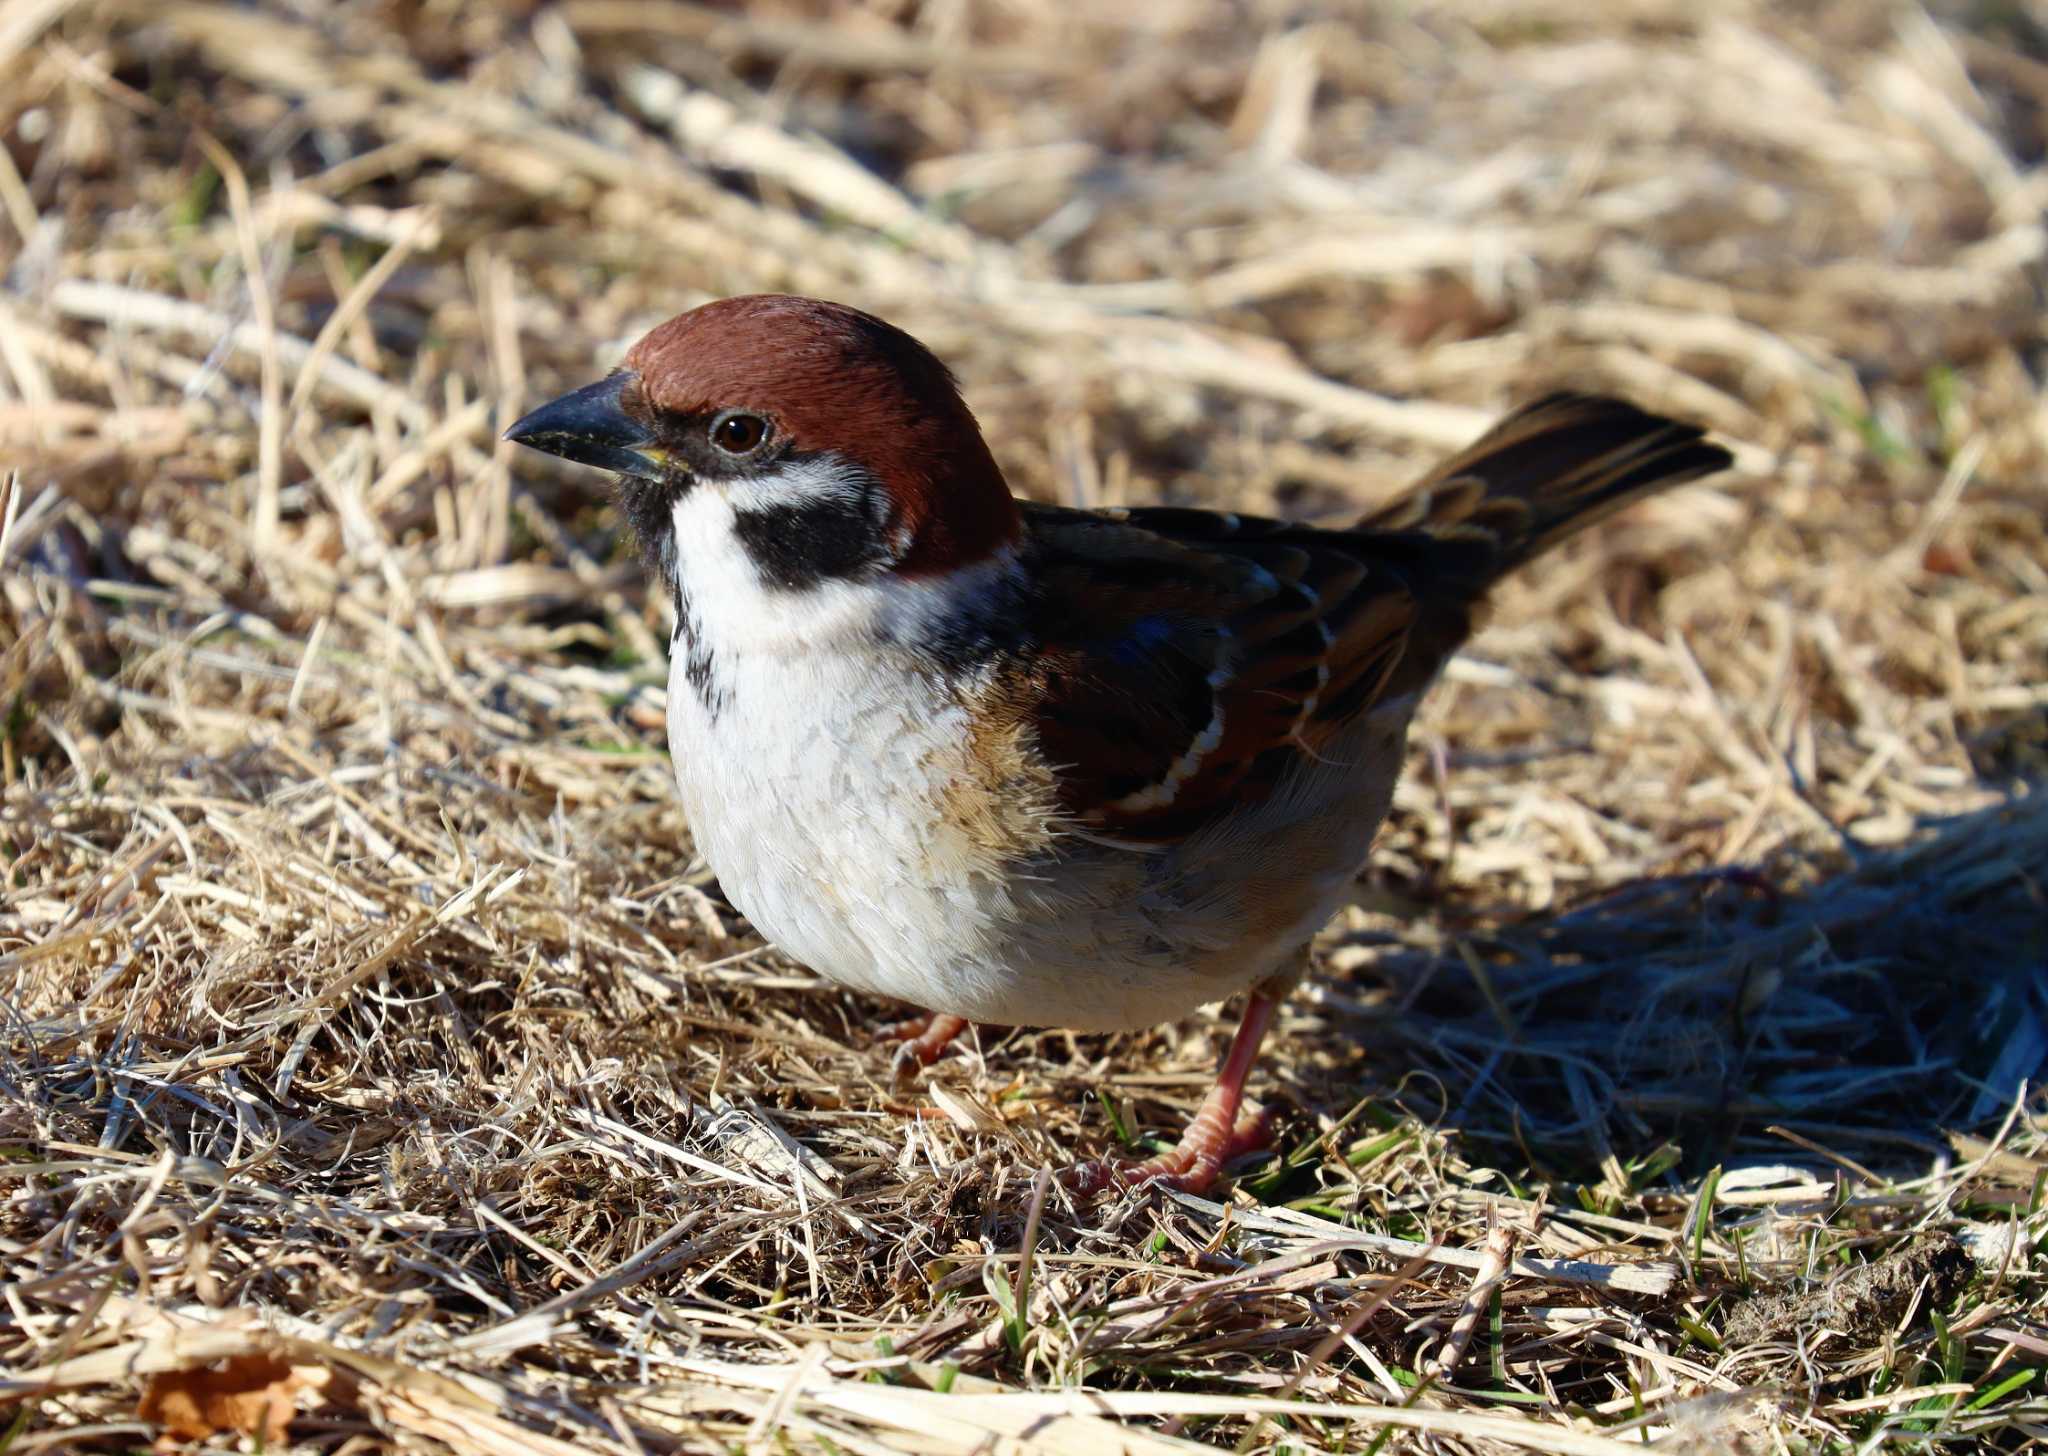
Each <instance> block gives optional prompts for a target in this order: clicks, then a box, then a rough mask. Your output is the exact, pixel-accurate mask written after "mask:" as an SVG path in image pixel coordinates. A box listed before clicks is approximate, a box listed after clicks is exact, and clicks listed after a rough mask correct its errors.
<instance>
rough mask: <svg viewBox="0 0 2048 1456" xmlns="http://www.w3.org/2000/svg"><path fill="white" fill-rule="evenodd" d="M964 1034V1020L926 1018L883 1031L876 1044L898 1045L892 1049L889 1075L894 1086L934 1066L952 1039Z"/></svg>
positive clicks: (937, 1016) (915, 1017)
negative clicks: (893, 1081) (894, 1043)
mask: <svg viewBox="0 0 2048 1456" xmlns="http://www.w3.org/2000/svg"><path fill="white" fill-rule="evenodd" d="M965 1030H967V1018H966V1017H964V1016H942V1015H931V1014H927V1015H924V1016H913V1017H911V1018H910V1019H909V1020H908V1021H898V1022H893V1023H891V1024H890V1025H888V1026H885V1027H883V1028H882V1030H881V1034H880V1035H879V1037H877V1040H880V1041H894V1042H898V1043H901V1044H900V1045H899V1046H898V1047H897V1048H896V1056H895V1058H894V1060H893V1062H892V1063H891V1065H890V1074H891V1076H893V1077H894V1078H895V1080H896V1081H898V1082H908V1081H909V1080H911V1079H912V1078H913V1077H915V1076H916V1075H917V1074H918V1072H919V1071H920V1070H921V1069H923V1068H925V1067H929V1066H930V1065H931V1064H932V1063H933V1062H936V1061H937V1060H938V1059H939V1056H940V1054H941V1053H942V1052H944V1051H945V1050H946V1048H947V1047H948V1046H949V1045H950V1044H951V1043H952V1041H953V1038H954V1037H956V1036H958V1035H960V1033H961V1032H963V1031H965Z"/></svg>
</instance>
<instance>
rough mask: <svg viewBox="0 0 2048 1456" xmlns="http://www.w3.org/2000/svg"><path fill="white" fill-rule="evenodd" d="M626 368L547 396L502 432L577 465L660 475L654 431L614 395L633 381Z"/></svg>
mask: <svg viewBox="0 0 2048 1456" xmlns="http://www.w3.org/2000/svg"><path fill="white" fill-rule="evenodd" d="M633 379H634V375H633V372H632V371H631V370H629V369H621V370H620V371H619V372H618V373H616V374H614V375H612V376H611V377H610V378H608V379H600V380H599V381H598V382H597V383H595V384H588V385H585V386H584V387H583V388H581V389H579V390H576V391H574V392H572V393H570V394H565V395H563V396H562V397H561V398H560V399H557V400H550V401H549V402H548V403H546V404H544V405H542V406H541V407H540V408H539V409H537V410H534V411H533V412H532V413H531V414H529V415H527V416H526V417H525V418H524V419H522V420H520V421H519V423H518V424H516V425H514V426H513V427H512V428H511V429H509V430H507V431H506V432H505V438H506V439H508V440H510V441H512V443H513V444H515V445H528V446H531V447H532V448H533V449H535V450H545V451H547V453H548V454H550V455H559V456H561V457H562V458H563V459H564V460H574V461H575V462H576V463H577V464H579V465H595V466H597V467H598V468H599V469H600V470H611V471H616V472H617V473H618V474H620V475H639V476H659V475H661V474H662V471H663V468H664V467H665V466H666V465H667V463H668V456H667V452H666V451H664V450H662V449H660V448H659V447H657V446H656V445H655V443H654V434H653V432H652V431H650V430H648V429H647V428H646V427H645V426H644V425H641V424H639V423H638V422H637V421H635V420H633V419H632V418H630V417H629V416H628V415H627V414H626V412H625V411H624V410H623V409H621V408H619V393H620V391H621V390H623V389H625V387H626V386H627V385H629V384H631V383H632V382H633Z"/></svg>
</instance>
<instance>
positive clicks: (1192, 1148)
mask: <svg viewBox="0 0 2048 1456" xmlns="http://www.w3.org/2000/svg"><path fill="white" fill-rule="evenodd" d="M1278 1006H1279V1002H1278V1001H1277V1000H1276V999H1275V998H1273V997H1272V996H1269V995H1267V994H1266V993H1265V992H1264V991H1254V992H1252V995H1251V999H1250V1000H1249V1001H1247V1002H1246V1003H1245V1008H1244V1018H1243V1019H1242V1020H1241V1021H1239V1022H1238V1023H1237V1035H1235V1036H1234V1037H1232V1038H1231V1039H1230V1051H1229V1052H1228V1053H1227V1054H1226V1055H1225V1056H1224V1058H1223V1070H1222V1071H1220V1072H1218V1073H1217V1074H1216V1085H1215V1086H1214V1087H1211V1088H1210V1089H1209V1095H1208V1096H1207V1097H1204V1098H1203V1099H1202V1105H1201V1107H1200V1108H1199V1109H1197V1110H1196V1112H1195V1116H1194V1120H1193V1121H1191V1122H1190V1123H1189V1124H1188V1130H1187V1131H1186V1132H1185V1133H1182V1134H1181V1139H1180V1144H1179V1146H1177V1147H1175V1148H1174V1150H1173V1151H1172V1152H1170V1153H1161V1154H1159V1156H1157V1157H1156V1158H1147V1159H1146V1160H1145V1161H1144V1162H1142V1163H1122V1162H1116V1161H1114V1160H1110V1159H1104V1160H1103V1161H1101V1162H1095V1163H1083V1164H1082V1165H1081V1166H1080V1167H1078V1168H1075V1169H1074V1170H1073V1171H1072V1172H1071V1173H1069V1174H1068V1175H1067V1181H1068V1182H1069V1183H1071V1184H1072V1185H1073V1186H1074V1187H1076V1188H1078V1189H1079V1190H1080V1191H1081V1192H1083V1193H1095V1192H1098V1191H1100V1190H1101V1189H1104V1188H1108V1187H1111V1186H1112V1185H1115V1184H1123V1185H1126V1186H1130V1187H1136V1186H1137V1185H1139V1184H1141V1183H1146V1182H1149V1181H1150V1180H1152V1179H1154V1178H1158V1179H1162V1180H1163V1181H1165V1182H1166V1183H1168V1184H1170V1185H1172V1186H1173V1187H1175V1188H1178V1189H1180V1190H1182V1191H1183V1192H1186V1193H1201V1192H1204V1191H1206V1190H1207V1189H1208V1187H1209V1185H1210V1184H1211V1183H1214V1182H1215V1181H1216V1174H1217V1172H1218V1171H1219V1170H1220V1169H1221V1168H1222V1167H1223V1165H1224V1164H1225V1163H1227V1162H1229V1161H1230V1160H1231V1159H1232V1158H1235V1157H1237V1156H1239V1155H1240V1154H1243V1153H1248V1152H1250V1151H1251V1150H1252V1149H1254V1148H1258V1147H1263V1146H1264V1145H1265V1143H1266V1115H1265V1114H1264V1113H1263V1112H1257V1113H1253V1114H1252V1115H1251V1116H1249V1117H1242V1118H1241V1117H1240V1116H1239V1112H1240V1109H1242V1107H1243V1106H1244V1084H1245V1081H1246V1079H1247V1078H1249V1077H1250V1076H1251V1071H1252V1065H1253V1063H1255V1062H1257V1061H1258V1059H1259V1043H1260V1042H1262V1041H1264V1040H1265V1039H1266V1028H1267V1027H1269V1026H1271V1025H1272V1024H1273V1012H1274V1010H1275V1009H1276V1008H1277V1007H1278Z"/></svg>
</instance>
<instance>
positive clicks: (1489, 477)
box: [1359, 393, 1734, 586]
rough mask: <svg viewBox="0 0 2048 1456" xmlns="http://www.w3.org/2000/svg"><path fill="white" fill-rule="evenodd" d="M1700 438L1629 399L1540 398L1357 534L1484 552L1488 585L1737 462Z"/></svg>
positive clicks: (1448, 462) (1364, 523)
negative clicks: (1408, 535) (1410, 537)
mask: <svg viewBox="0 0 2048 1456" xmlns="http://www.w3.org/2000/svg"><path fill="white" fill-rule="evenodd" d="M1704 433H1705V432H1704V431H1702V430H1701V429H1700V428H1699V427H1698V426H1696V425H1687V424H1680V423H1679V422H1678V421H1676V420H1668V419H1665V418H1664V417H1663V416H1661V415H1653V414H1651V413H1649V412H1648V411H1647V410H1642V409H1638V408H1637V407H1636V406H1634V405H1632V404H1629V403H1628V402H1627V401H1625V400H1619V399H1607V398H1603V397H1601V396H1598V395H1589V394H1565V393H1560V394H1550V395H1545V396H1544V397H1543V398H1541V399H1539V400H1536V401H1535V402H1534V403H1532V404H1528V405H1525V406H1523V407H1522V408H1521V409H1519V410H1516V411H1515V412H1514V413H1513V414H1511V415H1509V416H1508V417H1507V418H1506V419H1504V420H1502V421H1501V422H1500V423H1499V424H1497V425H1495V426H1494V427H1493V428H1492V429H1491V430H1488V431H1487V432H1486V433H1485V434H1484V435H1482V436H1480V437H1479V438H1478V439H1477V440H1475V441H1473V442H1472V444H1470V445H1468V446H1467V447H1466V448H1465V449H1464V450H1462V451H1460V452H1459V453H1458V454H1456V455H1454V456H1452V457H1451V458H1450V459H1448V460H1446V461H1444V462H1443V464H1441V465H1439V466H1438V467H1437V468H1436V469H1435V470H1432V471H1431V472H1430V473H1429V474H1428V475H1426V476H1424V477H1423V478H1422V479H1421V480H1420V481H1418V482H1417V483H1416V484H1415V485H1414V486H1413V487H1412V488H1411V489H1410V490H1408V491H1407V492H1406V493H1405V494H1403V495H1402V496H1400V497H1399V498H1397V499H1396V500H1395V501H1394V502H1393V503H1392V504H1390V505H1388V506H1385V507H1383V508H1382V509H1380V510H1378V511H1375V512H1374V513H1373V514H1371V515H1369V516H1367V517H1366V518H1365V519H1364V520H1362V521H1360V522H1359V527H1360V529H1363V530H1369V531H1402V532H1405V531H1420V532H1423V533H1424V534H1426V535H1429V536H1433V537H1436V538H1437V539H1439V540H1442V541H1445V542H1451V541H1456V542H1459V543H1460V544H1466V545H1470V546H1472V547H1476V548H1480V549H1481V550H1482V551H1483V553H1484V556H1485V558H1486V562H1485V567H1484V569H1483V571H1482V573H1481V575H1483V576H1484V577H1485V579H1486V580H1492V579H1494V578H1498V577H1500V576H1503V575H1505V574H1506V573H1508V572H1510V571H1512V570H1514V568H1515V567H1517V566H1519V565H1521V564H1522V563H1523V562H1525V561H1527V560H1528V559H1529V558H1530V557H1532V556H1535V555H1537V554H1539V553H1540V552H1543V551H1547V550H1549V549H1550V548H1551V547H1552V546H1555V545H1556V544H1557V543H1558V542H1560V541H1562V540H1564V539H1565V538H1566V537H1568V536H1572V535H1575V534H1576V533H1577V532H1579V531H1582V530H1584V529H1585V528H1586V527H1588V526H1590V525H1592V524H1593V523H1594V522H1596V521H1598V520H1601V519H1602V518H1603V517H1606V516H1609V515H1612V514H1613V513H1614V512H1615V511H1618V510H1620V509H1621V508H1622V507H1623V506H1625V505H1627V504H1629V502H1631V501H1634V500H1638V499H1640V498H1642V497H1643V496H1646V495H1650V494H1652V493H1653V492H1656V491H1660V490H1665V489H1668V488H1669V487H1671V486H1674V485H1680V484H1682V483H1684V482H1685V481H1688V480H1697V479H1698V478H1699V477H1701V476H1703V475H1711V474H1713V473H1714V472H1715V471H1717V470H1725V469H1726V468H1727V467H1728V466H1729V465H1731V464H1732V463H1734V462H1733V457H1732V456H1730V455H1729V453H1728V452H1727V451H1726V450H1724V449H1722V448H1721V447H1720V446H1719V445H1710V444H1707V443H1706V442H1705V440H1704V439H1703V438H1702V436H1703V434H1704ZM1475 585H1480V586H1483V585H1484V583H1483V582H1475Z"/></svg>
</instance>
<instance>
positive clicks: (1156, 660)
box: [998, 394, 1729, 845]
mask: <svg viewBox="0 0 2048 1456" xmlns="http://www.w3.org/2000/svg"><path fill="white" fill-rule="evenodd" d="M1700 433H1701V432H1700V431H1699V430H1698V429H1695V428H1693V427H1692V426H1689V425H1682V424H1678V423H1675V422H1673V421H1671V420H1666V419H1663V418H1661V417H1659V416H1656V415H1652V414H1648V413H1646V412H1644V411H1642V410H1639V409H1637V408H1635V407H1634V406H1633V405H1629V404H1626V403H1624V402H1622V401H1619V400H1611V399H1601V398H1595V397H1591V396H1585V395H1564V394H1560V395H1551V396H1548V397H1546V398H1544V399H1541V400H1538V401H1537V402H1536V403H1535V404H1532V405H1530V406H1528V407H1527V408H1525V409H1522V410H1519V411H1517V412H1516V413H1514V414H1512V415H1510V416H1509V417H1508V418H1506V419H1505V420H1503V421H1502V422H1501V423H1500V424H1499V425H1497V426H1496V427H1495V428H1494V429H1492V430H1490V431H1489V432H1488V433H1487V434H1486V435H1484V436H1482V437H1481V438H1480V439H1479V440H1478V441H1476V442H1474V443H1473V444H1472V445H1471V446H1470V447H1468V448H1467V449H1466V450H1464V451H1462V452H1460V453H1459V454H1458V455H1456V456H1454V457H1453V458H1452V459H1450V460H1448V461H1446V462H1445V463H1444V464H1443V465H1442V466H1440V467H1439V468H1438V469H1437V470H1435V471H1432V472H1431V473H1430V474H1429V475H1428V476H1427V477H1425V478H1424V479H1423V480H1422V481H1420V482H1419V483H1418V484H1417V485H1416V486H1415V487H1414V488H1412V489H1411V490H1410V491H1408V492H1407V493H1405V494H1404V495H1403V496H1401V497H1400V498H1399V499H1397V500H1396V501H1395V502H1393V503H1392V504H1391V505H1389V506H1387V507H1385V508H1384V509H1382V510H1380V511H1378V512H1375V513H1374V514H1373V515H1371V516H1368V517H1367V518H1366V519H1365V520H1364V521H1361V522H1360V523H1359V525H1358V526H1357V527H1355V528H1353V529H1351V530H1343V531H1329V530H1320V529H1317V528H1314V527H1310V526H1298V525H1290V524H1288V523H1286V522H1281V521H1273V520H1267V519H1264V518H1260V517H1255V516H1239V515H1227V514H1223V513H1219V512H1210V511H1196V510H1179V509H1170V508H1158V509H1149V510H1130V511H1119V512H1108V513H1102V514H1091V513H1087V512H1080V511H1066V510H1058V509H1054V508H1051V507H1045V506H1028V507H1026V509H1025V522H1026V528H1027V531H1028V532H1029V536H1030V540H1031V543H1032V544H1031V549H1032V550H1033V551H1034V552H1035V553H1036V565H1037V568H1038V570H1037V580H1038V581H1039V583H1040V584H1041V588H1042V590H1041V591H1040V593H1039V594H1038V597H1037V599H1036V601H1035V602H1034V604H1033V606H1032V608H1031V613H1030V615H1031V621H1030V622H1029V624H1028V627H1027V641H1028V645H1027V647H1026V650H1025V651H1023V652H1021V653H1020V654H1019V655H1018V658H1017V665H1016V666H1015V667H1014V668H1013V669H1012V670H1011V673H1010V677H1009V678H1008V680H1007V681H1005V682H1004V683H1002V684H1000V685H999V689H998V690H999V691H1000V692H1001V693H1002V694H1003V695H1004V696H1005V697H1006V698H1007V700H1008V701H1009V702H1010V703H1011V704H1012V705H1013V711H1015V712H1016V713H1017V714H1019V715H1020V716H1024V717H1028V718H1029V719H1030V720H1031V722H1032V725H1033V727H1034V728H1035V731H1036V733H1037V736H1038V741H1039V745H1040V747H1041V749H1042V751H1043V752H1044V753H1045V755H1046V757H1047V758H1048V760H1050V761H1051V762H1052V763H1053V764H1054V765H1056V773H1057V778H1058V785H1059V790H1058V791H1059V797H1060V802H1061V807H1062V809H1063V810H1064V811H1065V813H1066V814H1067V815H1068V816H1069V818H1070V819H1071V820H1072V821H1073V822H1075V823H1076V824H1077V825H1078V826H1080V827H1081V828H1082V829H1084V830H1085V831H1089V832H1093V833H1095V834H1098V835H1100V836H1102V837H1105V838H1108V839H1112V840H1115V841H1118V842H1127V843H1132V844H1136V845H1145V844H1154V843H1161V842H1164V841H1168V840H1171V839H1174V838H1178V837H1180V836H1182V835H1185V834H1188V833H1191V832H1193V831H1195V830H1197V829H1199V828H1201V827H1202V826H1203V825H1204V824H1206V823H1208V822H1210V821H1212V820H1213V819H1215V818H1216V817H1218V816H1219V815H1221V814H1222V813H1224V812H1226V811H1228V810H1230V809H1232V808H1235V807H1239V806H1242V805H1244V804H1246V803H1249V802H1254V801H1256V800H1257V799H1259V798H1262V797H1264V796H1265V795H1266V794H1268V793H1270V792H1272V790H1273V789H1274V787H1275V786H1276V785H1277V784H1279V783H1280V782H1282V781H1283V780H1284V779H1285V778H1286V777H1287V775H1288V773H1289V771H1290V770H1291V769H1293V768H1294V767H1296V766H1297V765H1299V764H1301V763H1302V762H1303V761H1304V760H1306V759H1308V758H1311V757H1319V756H1322V751H1323V750H1324V748H1325V747H1326V746H1328V744H1329V743H1330V742H1331V740H1332V739H1334V738H1335V737H1336V736H1337V735H1338V734H1339V733H1341V732H1342V731H1343V730H1344V729H1345V728H1346V727H1347V726H1349V725H1350V724H1351V723H1352V722H1354V721H1355V720H1356V719H1357V718H1358V717H1359V716H1361V715H1362V714H1364V713H1366V712H1369V711H1370V710H1371V709H1372V707H1373V706H1374V705H1375V704H1376V703H1379V702H1381V701H1384V700H1385V699H1386V698H1388V697H1389V696H1393V695H1399V694H1405V693H1408V692H1411V691H1415V690H1418V689H1420V688H1422V687H1424V686H1426V685H1427V684H1428V682H1429V681H1430V680H1431V679H1432V678H1433V677H1434V676H1435V675H1436V673H1437V671H1438V670H1439V669H1440V668H1441V667H1442V665H1443V662H1444V660H1445V658H1447V657H1448V656H1449V655H1450V654H1451V653H1452V652H1453V651H1455V650H1456V649H1457V647H1458V645H1459V644H1460V643H1461V642H1462V641H1463V640H1464V639H1465V637H1466V636H1467V635H1468V633H1469V632H1470V630H1471V627H1472V622H1473V618H1474V613H1475V610H1476V608H1477V605H1478V603H1479V601H1480V599H1481V598H1482V597H1483V596H1484V595H1485V592H1486V589H1487V588H1488V587H1489V586H1491V585H1492V584H1493V582H1494V581H1496V580H1497V579H1498V578H1499V577H1500V576H1501V575H1502V574H1503V573H1505V572H1507V571H1509V570H1511V569H1513V568H1514V567H1515V566H1517V565H1519V564H1520V563H1521V562H1523V561H1525V560H1527V559H1528V558H1529V557H1530V556H1533V555H1535V554H1536V553H1538V552H1540V551H1543V550H1546V549H1548V548H1549V547H1550V546H1552V545H1555V544H1556V543H1557V542H1559V541H1561V540H1563V539H1564V538H1565V537H1567V536H1569V535H1570V534H1572V533H1573V532H1574V531H1576V530H1579V529H1580V528H1582V527H1583V526H1585V525H1588V524H1590V523H1591V522H1593V521H1595V520H1598V519H1600V518H1601V517H1603V516H1605V515H1607V514H1609V513H1611V512H1612V511H1614V510H1616V509H1618V508H1619V507H1620V506H1622V505H1624V504H1626V503H1627V502H1629V501H1631V500H1634V499H1636V498H1637V497H1639V496H1642V495H1644V494H1647V493H1649V492H1650V491H1652V490H1656V489H1660V488H1663V487H1666V486H1670V485H1675V484H1677V483H1679V482H1680V481H1684V480H1691V479H1694V478H1696V477H1698V476H1701V475H1705V474H1708V473H1710V472H1712V471H1715V470H1719V469H1722V468H1723V467H1725V466H1726V465H1727V464H1728V463H1729V456H1728V454H1727V452H1726V451H1723V450H1721V449H1720V448H1719V447H1717V446H1712V445H1707V444H1703V443H1701V439H1700Z"/></svg>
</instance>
